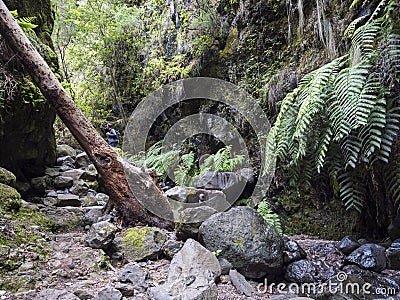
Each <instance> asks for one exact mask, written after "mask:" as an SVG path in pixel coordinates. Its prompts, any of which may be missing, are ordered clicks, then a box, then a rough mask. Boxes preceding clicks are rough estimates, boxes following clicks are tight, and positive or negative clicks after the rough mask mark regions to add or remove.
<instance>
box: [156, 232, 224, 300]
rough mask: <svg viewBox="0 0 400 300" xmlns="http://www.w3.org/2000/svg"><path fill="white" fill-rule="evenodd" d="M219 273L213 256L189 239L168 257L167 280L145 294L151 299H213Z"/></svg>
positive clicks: (215, 293) (217, 263) (219, 269)
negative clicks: (169, 262)
mask: <svg viewBox="0 0 400 300" xmlns="http://www.w3.org/2000/svg"><path fill="white" fill-rule="evenodd" d="M220 275H221V268H220V266H219V262H218V260H217V258H216V257H215V255H214V254H213V253H211V252H210V251H208V250H207V249H206V248H204V247H203V246H202V245H200V244H199V243H198V242H196V241H195V240H192V239H189V240H187V241H186V243H185V245H184V246H183V248H182V249H181V250H180V251H179V252H178V253H177V254H176V255H175V256H174V258H173V259H172V261H171V265H170V267H169V272H168V279H167V282H166V283H165V284H163V285H159V286H157V287H153V288H151V289H150V290H149V296H150V299H152V300H181V299H185V300H212V299H217V295H218V294H217V293H218V292H217V286H216V285H215V280H216V279H217V278H218V277H219V276H220Z"/></svg>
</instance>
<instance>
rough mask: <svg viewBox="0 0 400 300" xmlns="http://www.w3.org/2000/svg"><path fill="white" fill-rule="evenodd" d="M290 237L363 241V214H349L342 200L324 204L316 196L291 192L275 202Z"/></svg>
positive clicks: (333, 200)
mask: <svg viewBox="0 0 400 300" xmlns="http://www.w3.org/2000/svg"><path fill="white" fill-rule="evenodd" d="M270 202H271V205H272V206H273V207H275V210H276V212H277V213H278V214H279V215H280V217H281V222H282V226H283V231H284V232H285V233H286V234H288V235H296V234H306V235H312V236H318V237H320V238H324V239H330V240H341V239H342V238H343V236H345V235H351V236H354V237H357V238H358V237H361V236H362V233H361V228H360V225H359V224H360V223H359V214H358V213H357V212H355V211H346V210H345V208H344V207H343V205H342V203H341V201H340V200H338V199H331V200H326V201H321V200H320V199H317V198H316V197H315V196H312V195H307V194H301V195H299V194H297V193H296V192H295V191H288V192H286V193H285V194H284V195H282V196H277V197H274V198H272V199H271V201H270Z"/></svg>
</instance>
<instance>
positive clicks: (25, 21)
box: [10, 10, 38, 31]
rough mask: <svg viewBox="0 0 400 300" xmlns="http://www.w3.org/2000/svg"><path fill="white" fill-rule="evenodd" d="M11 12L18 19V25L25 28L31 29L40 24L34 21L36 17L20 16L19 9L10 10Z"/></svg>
mask: <svg viewBox="0 0 400 300" xmlns="http://www.w3.org/2000/svg"><path fill="white" fill-rule="evenodd" d="M10 13H11V15H12V16H13V17H14V18H15V19H16V20H17V23H18V25H19V26H20V27H21V28H22V29H23V30H26V31H29V30H32V29H34V28H36V27H37V26H38V25H36V24H33V23H32V22H33V21H35V19H36V17H19V16H18V11H17V10H12V11H10Z"/></svg>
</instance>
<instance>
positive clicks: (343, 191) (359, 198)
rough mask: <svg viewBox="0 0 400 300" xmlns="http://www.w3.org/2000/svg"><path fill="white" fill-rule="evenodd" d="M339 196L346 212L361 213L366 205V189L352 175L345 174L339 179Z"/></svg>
mask: <svg viewBox="0 0 400 300" xmlns="http://www.w3.org/2000/svg"><path fill="white" fill-rule="evenodd" d="M338 182H339V194H340V198H341V199H342V201H343V203H344V206H345V208H346V210H349V209H355V210H357V211H359V212H360V211H361V209H362V207H363V204H364V195H365V187H364V186H363V185H362V183H361V182H360V180H358V179H357V178H356V177H355V176H354V175H353V174H352V173H350V172H344V173H343V174H341V175H340V176H339V177H338Z"/></svg>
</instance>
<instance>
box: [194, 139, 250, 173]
mask: <svg viewBox="0 0 400 300" xmlns="http://www.w3.org/2000/svg"><path fill="white" fill-rule="evenodd" d="M231 150H232V146H226V147H224V148H221V149H219V150H218V151H217V153H215V154H213V155H210V156H209V157H207V158H206V159H205V160H204V162H203V163H202V164H201V165H200V173H201V174H203V173H207V172H232V171H233V170H234V169H235V168H237V167H240V166H241V165H242V163H243V160H244V155H240V154H238V155H236V156H234V157H232V154H231Z"/></svg>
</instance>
